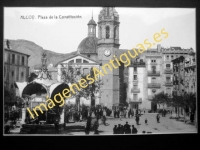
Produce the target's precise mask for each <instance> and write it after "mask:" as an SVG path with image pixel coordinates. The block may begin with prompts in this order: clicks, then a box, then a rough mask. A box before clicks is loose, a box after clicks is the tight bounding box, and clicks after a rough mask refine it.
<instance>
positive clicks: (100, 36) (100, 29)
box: [99, 26, 102, 39]
mask: <svg viewBox="0 0 200 150" xmlns="http://www.w3.org/2000/svg"><path fill="white" fill-rule="evenodd" d="M99 38H100V39H101V38H102V28H101V26H100V27H99Z"/></svg>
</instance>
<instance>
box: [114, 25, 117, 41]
mask: <svg viewBox="0 0 200 150" xmlns="http://www.w3.org/2000/svg"><path fill="white" fill-rule="evenodd" d="M116 35H117V27H115V29H114V39H116Z"/></svg>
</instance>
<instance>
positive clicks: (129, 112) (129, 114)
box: [128, 109, 131, 118]
mask: <svg viewBox="0 0 200 150" xmlns="http://www.w3.org/2000/svg"><path fill="white" fill-rule="evenodd" d="M130 116H131V109H129V111H128V118H130Z"/></svg>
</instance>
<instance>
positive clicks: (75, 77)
mask: <svg viewBox="0 0 200 150" xmlns="http://www.w3.org/2000/svg"><path fill="white" fill-rule="evenodd" d="M89 74H90V78H93V79H94V72H93V68H91V69H90V72H89ZM87 75H88V74H87ZM87 75H85V74H83V72H82V71H81V67H76V66H74V65H68V66H64V65H62V68H61V74H60V76H61V79H62V81H63V82H64V83H67V84H68V83H73V84H74V83H75V84H77V85H78V87H79V89H80V90H77V89H74V90H75V93H72V94H71V95H72V96H71V97H75V98H76V105H77V107H78V110H79V106H80V98H81V97H84V98H86V99H89V98H91V106H94V105H95V97H96V96H95V94H97V93H98V92H100V85H101V84H102V82H101V80H99V79H98V80H94V82H93V83H91V81H90V80H87V79H86V76H87ZM80 80H82V81H84V82H83V84H82V86H84V88H82V87H80V85H79V81H80Z"/></svg>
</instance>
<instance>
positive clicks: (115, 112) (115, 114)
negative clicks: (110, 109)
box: [114, 109, 117, 118]
mask: <svg viewBox="0 0 200 150" xmlns="http://www.w3.org/2000/svg"><path fill="white" fill-rule="evenodd" d="M116 116H117V111H116V109H114V118H116Z"/></svg>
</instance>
